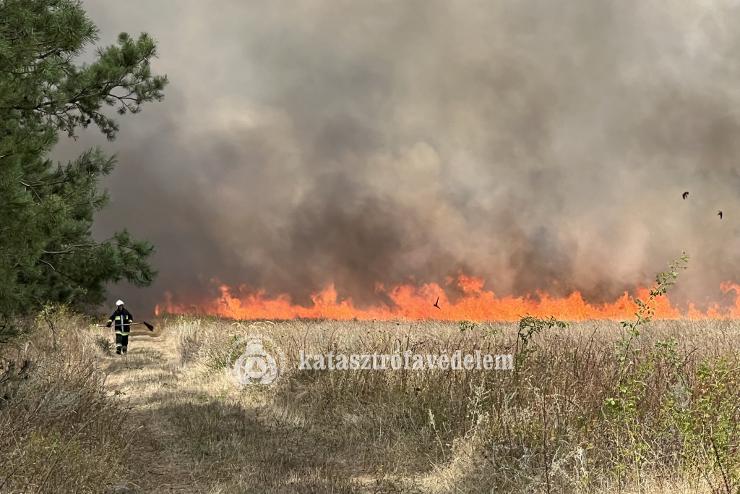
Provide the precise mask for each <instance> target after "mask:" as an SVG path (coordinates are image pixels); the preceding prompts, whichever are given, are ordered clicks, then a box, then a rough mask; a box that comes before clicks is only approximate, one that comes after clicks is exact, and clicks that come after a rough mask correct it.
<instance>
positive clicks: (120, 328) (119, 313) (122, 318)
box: [108, 307, 134, 335]
mask: <svg viewBox="0 0 740 494" xmlns="http://www.w3.org/2000/svg"><path fill="white" fill-rule="evenodd" d="M108 319H109V320H108V327H110V325H111V323H112V324H113V328H114V329H115V330H116V334H122V335H127V334H129V332H131V323H132V322H134V316H132V315H131V313H130V312H129V311H127V310H126V309H125V308H124V307H119V308H117V309H116V311H115V312H114V313H113V314H111V316H110V317H109V318H108Z"/></svg>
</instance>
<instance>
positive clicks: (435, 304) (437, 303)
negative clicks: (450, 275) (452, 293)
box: [434, 297, 442, 309]
mask: <svg viewBox="0 0 740 494" xmlns="http://www.w3.org/2000/svg"><path fill="white" fill-rule="evenodd" d="M434 306H435V307H436V308H438V309H442V307H440V306H439V297H437V301H436V302H434Z"/></svg>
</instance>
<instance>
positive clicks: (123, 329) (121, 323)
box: [106, 300, 134, 355]
mask: <svg viewBox="0 0 740 494" xmlns="http://www.w3.org/2000/svg"><path fill="white" fill-rule="evenodd" d="M133 322H134V316H132V315H131V313H130V312H129V311H128V310H126V308H125V307H124V306H123V300H118V301H117V302H116V310H115V312H114V313H113V314H111V316H110V317H109V318H108V324H106V326H107V327H109V328H110V327H111V324H112V325H113V328H114V329H115V330H116V353H117V354H118V355H121V354H125V353H126V350H127V347H128V335H129V333H130V332H131V323H133Z"/></svg>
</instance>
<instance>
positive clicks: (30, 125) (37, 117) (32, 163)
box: [0, 0, 167, 328]
mask: <svg viewBox="0 0 740 494" xmlns="http://www.w3.org/2000/svg"><path fill="white" fill-rule="evenodd" d="M96 41H97V28H96V27H95V25H94V24H93V23H92V22H91V21H90V19H89V18H88V17H87V15H86V13H85V11H84V9H83V8H82V5H81V3H80V2H79V1H74V0H0V328H2V327H3V325H7V324H8V322H9V321H11V320H12V319H13V317H15V316H17V315H22V314H26V313H29V312H31V311H34V310H37V309H38V308H39V307H41V306H42V305H43V304H45V303H48V302H58V303H65V304H70V305H72V306H73V307H77V308H87V307H91V306H94V305H96V304H99V303H100V302H102V301H103V299H104V297H105V285H106V283H108V282H116V281H120V280H124V279H125V280H128V281H130V282H132V283H134V284H135V285H139V286H146V285H148V284H150V283H151V281H152V279H153V277H154V276H155V272H154V270H153V269H152V268H151V267H150V265H149V264H148V257H149V256H150V254H151V253H152V252H153V246H152V245H150V244H149V243H147V242H144V241H138V240H134V239H133V238H131V236H130V235H129V234H128V233H127V232H126V231H125V230H124V231H122V232H120V233H117V234H115V235H114V236H113V237H112V238H111V239H109V240H106V241H103V242H98V241H95V240H94V239H93V238H92V235H91V228H92V224H93V217H94V214H95V212H96V211H98V210H100V209H101V208H102V207H103V206H104V205H105V203H106V201H107V195H106V193H105V192H104V191H101V190H100V188H99V181H100V179H101V177H103V176H104V175H106V174H108V173H110V172H111V170H112V168H113V166H114V160H113V159H112V158H111V157H108V156H106V155H104V154H103V153H102V152H101V151H100V150H99V149H92V150H89V151H87V152H85V153H83V154H82V155H81V156H79V157H78V158H77V159H76V160H74V161H72V162H69V163H66V164H62V163H54V162H53V161H52V160H51V159H50V158H49V153H50V151H51V149H52V147H53V146H54V144H55V143H56V142H57V139H58V136H59V135H60V133H65V134H67V135H68V136H72V137H74V136H75V133H76V132H77V131H78V130H79V129H80V128H86V127H88V126H96V127H98V128H99V129H100V130H101V131H102V132H103V133H104V134H105V135H106V136H107V138H108V139H110V140H112V139H114V138H115V136H116V133H117V131H118V126H117V124H116V122H115V120H114V119H113V118H111V116H110V115H109V114H111V113H114V112H112V111H110V110H107V109H106V108H107V107H110V109H111V110H115V112H117V113H118V114H120V115H123V114H126V113H137V112H138V111H139V109H140V105H142V104H143V103H146V102H150V101H155V100H161V99H162V97H163V93H162V91H163V88H164V87H165V85H166V83H167V79H166V77H163V76H158V75H154V74H152V72H151V69H150V61H151V59H152V58H153V57H155V56H156V45H155V42H154V41H153V40H152V39H151V38H150V37H149V36H148V35H146V34H142V35H140V36H139V37H138V38H137V39H134V38H132V37H130V36H129V35H127V34H125V33H122V34H121V35H119V37H118V41H117V43H116V44H115V45H112V46H109V47H106V48H102V49H98V50H97V56H96V59H95V61H94V62H92V63H90V64H78V63H76V62H75V59H76V58H77V57H79V55H80V54H81V53H82V52H83V51H84V50H85V49H88V48H90V46H92V45H93V43H95V42H96ZM106 112H108V113H106Z"/></svg>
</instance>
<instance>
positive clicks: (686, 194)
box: [681, 190, 689, 201]
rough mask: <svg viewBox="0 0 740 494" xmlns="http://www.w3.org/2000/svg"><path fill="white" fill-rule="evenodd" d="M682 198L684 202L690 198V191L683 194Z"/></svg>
mask: <svg viewBox="0 0 740 494" xmlns="http://www.w3.org/2000/svg"><path fill="white" fill-rule="evenodd" d="M681 197H683V200H684V201H685V200H686V198H687V197H689V191H688V190H687V191H686V192H684V193H683V194H681Z"/></svg>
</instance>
